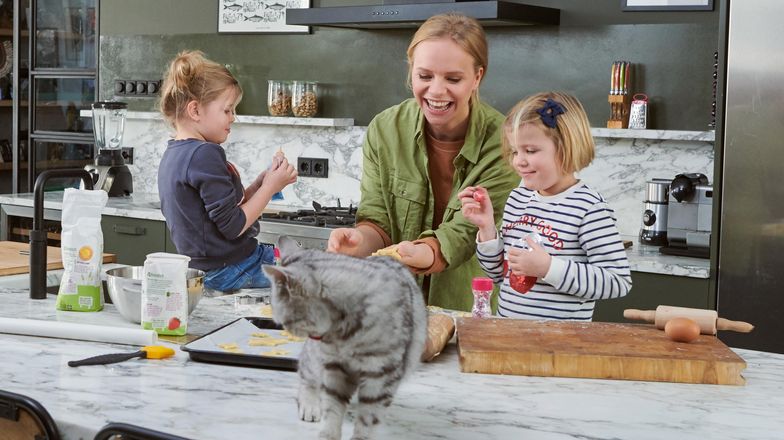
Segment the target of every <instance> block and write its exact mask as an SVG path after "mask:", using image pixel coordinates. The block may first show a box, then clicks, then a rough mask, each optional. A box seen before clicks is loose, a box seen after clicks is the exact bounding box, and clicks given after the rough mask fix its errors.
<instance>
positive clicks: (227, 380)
mask: <svg viewBox="0 0 784 440" xmlns="http://www.w3.org/2000/svg"><path fill="white" fill-rule="evenodd" d="M248 293H249V294H251V295H255V296H259V295H264V294H265V293H266V291H265V290H263V289H258V290H253V291H248V292H245V291H243V294H248ZM27 295H28V293H27V291H26V290H24V289H0V304H2V307H0V316H6V317H20V318H31V319H44V320H53V319H57V320H64V321H79V322H92V323H96V324H101V325H118V326H133V324H130V323H127V322H125V321H122V318H121V317H120V316H119V314H118V313H117V312H116V310H114V308H113V306H111V305H107V306H106V308H105V309H104V311H102V312H97V313H77V312H56V311H55V308H54V297H52V296H50V297H49V298H48V299H46V300H39V301H33V300H30V299H28V297H27ZM235 302H236V301H235V299H234V296H224V297H217V298H204V299H203V300H202V301H201V302H200V303H199V305H198V307H197V308H196V310H195V311H194V314H193V315H192V320H191V323H190V329H191V330H192V331H193V332H195V333H203V332H208V331H210V330H212V329H214V328H217V327H219V326H221V325H223V324H225V323H227V322H229V321H231V320H233V319H235V318H236V317H240V316H250V315H253V314H255V312H257V311H259V310H257V309H258V305H253V306H246V305H240V306H237V305H235ZM0 343H2V345H3V357H2V361H0V376H1V377H3V381H2V386H1V388H2V389H5V390H9V391H13V392H17V393H22V394H26V395H28V396H30V397H32V398H34V399H36V400H38V401H39V402H40V403H41V404H43V406H44V407H46V409H47V410H48V411H49V412H50V413H51V414H52V416H53V417H54V419H55V421H56V423H57V424H58V426H59V429H60V430H61V433H62V435H63V438H64V439H82V438H92V437H93V436H94V435H95V433H96V432H97V431H98V430H99V429H100V428H101V427H102V426H104V425H105V424H106V423H109V422H125V423H132V424H137V425H141V426H145V427H148V428H152V429H157V430H161V431H164V432H169V433H173V434H178V435H181V436H185V437H189V438H198V439H207V440H209V439H229V438H230V439H237V440H241V439H256V438H275V439H292V440H294V439H297V440H299V439H302V438H316V436H317V432H318V425H317V424H313V423H306V422H302V421H299V420H298V418H297V410H296V403H295V400H294V396H295V394H296V384H297V375H296V373H294V372H287V371H275V370H265V369H254V368H243V367H233V366H222V365H215V364H206V363H199V362H193V361H191V360H190V359H189V357H188V355H187V354H186V353H184V352H182V351H179V350H177V353H176V355H175V356H174V357H173V358H169V359H165V360H140V359H135V360H130V361H126V362H123V363H119V364H113V365H106V366H90V367H79V368H70V367H68V366H67V365H66V363H67V362H68V361H69V360H74V359H80V358H83V357H87V356H93V355H98V354H104V353H112V352H125V351H130V350H134V349H135V348H134V347H129V346H122V345H112V344H101V343H92V342H83V341H70V340H60V339H48V338H38V337H30V336H17V335H8V334H0ZM735 351H736V352H737V353H738V354H739V355H740V356H741V357H743V358H744V359H745V360H746V362H747V363H748V367H747V369H746V370H745V373H744V376H745V377H746V379H747V384H746V385H745V386H717V385H690V384H674V383H655V382H635V381H612V380H599V379H568V378H543V377H523V376H501V375H482V374H465V373H460V371H459V366H458V359H457V353H456V348H455V345H454V343H450V344H449V345H448V346H447V349H446V350H445V351H444V352H443V353H442V354H441V355H440V356H439V357H437V358H436V359H435V361H433V362H431V363H427V364H423V365H421V366H420V368H419V369H418V370H417V371H415V372H414V373H413V374H412V376H411V377H409V378H408V379H407V380H406V381H405V382H404V383H403V385H402V386H401V388H400V390H399V391H398V393H397V395H396V397H395V399H394V401H393V403H392V405H391V407H390V408H389V410H388V414H387V417H386V420H385V421H384V423H383V424H382V426H381V427H380V428H379V432H378V438H379V439H400V438H407V439H433V438H445V439H471V440H474V439H518V438H530V439H586V438H592V439H593V438H596V439H599V438H602V439H606V438H614V439H655V440H661V439H668V438H672V439H704V438H711V439H755V440H760V439H778V438H781V433H782V432H784V418H782V417H781V412H782V410H784V355H778V354H771V353H763V352H755V351H749V350H739V349H736V350H735ZM355 415H356V403H352V404H351V405H350V408H349V418H348V419H352V418H353V417H354V416H355ZM348 419H347V421H346V422H345V423H344V438H348V433H349V432H350V429H351V427H350V425H351V421H349V420H348Z"/></svg>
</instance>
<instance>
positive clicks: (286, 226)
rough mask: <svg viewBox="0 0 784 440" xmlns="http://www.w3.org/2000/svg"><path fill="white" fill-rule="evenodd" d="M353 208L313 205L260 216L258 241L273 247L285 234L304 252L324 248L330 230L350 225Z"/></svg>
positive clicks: (315, 203) (353, 219) (352, 217)
mask: <svg viewBox="0 0 784 440" xmlns="http://www.w3.org/2000/svg"><path fill="white" fill-rule="evenodd" d="M356 212H357V208H356V207H354V206H349V207H347V208H346V207H341V206H340V203H339V202H338V206H334V207H330V206H321V205H320V204H319V203H317V202H313V209H300V210H297V211H280V212H277V213H265V214H262V215H261V219H260V220H261V232H260V233H259V235H258V237H257V238H258V240H259V241H260V242H263V243H270V244H275V243H277V242H278V237H279V236H281V235H287V236H289V237H291V238H293V239H295V240H297V241H298V242H299V243H300V244H301V245H302V246H303V247H305V248H308V249H322V250H323V249H326V248H327V242H328V240H329V234H330V232H332V229H334V228H350V227H353V226H354V222H355V214H356Z"/></svg>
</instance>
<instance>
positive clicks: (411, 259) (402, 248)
mask: <svg viewBox="0 0 784 440" xmlns="http://www.w3.org/2000/svg"><path fill="white" fill-rule="evenodd" d="M397 253H398V254H400V262H401V263H403V264H405V265H407V266H410V267H413V268H416V269H427V268H428V267H430V266H432V265H433V262H434V261H435V259H436V256H435V254H434V253H433V249H432V248H431V247H430V246H428V245H426V244H424V243H418V244H414V243H413V242H410V241H401V242H400V243H398V245H397Z"/></svg>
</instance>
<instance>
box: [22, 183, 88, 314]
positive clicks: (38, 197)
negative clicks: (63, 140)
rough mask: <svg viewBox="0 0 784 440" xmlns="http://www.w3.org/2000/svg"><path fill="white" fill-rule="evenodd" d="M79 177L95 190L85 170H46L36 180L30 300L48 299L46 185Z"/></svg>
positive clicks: (31, 234) (31, 247) (85, 184)
mask: <svg viewBox="0 0 784 440" xmlns="http://www.w3.org/2000/svg"><path fill="white" fill-rule="evenodd" d="M58 177H78V178H80V179H82V181H83V182H84V187H85V189H93V178H92V176H90V173H88V172H87V171H85V170H79V169H70V170H46V171H44V172H42V173H41V174H39V175H38V178H37V179H35V187H34V189H33V230H32V231H30V299H46V230H45V229H44V185H45V184H46V181H47V180H49V179H56V178H58Z"/></svg>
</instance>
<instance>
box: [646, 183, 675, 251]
mask: <svg viewBox="0 0 784 440" xmlns="http://www.w3.org/2000/svg"><path fill="white" fill-rule="evenodd" d="M669 200H670V180H669V179H652V180H649V181H648V183H647V184H646V186H645V200H644V201H643V210H642V228H640V243H643V244H650V245H654V246H664V245H665V244H667V204H668V203H669Z"/></svg>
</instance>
